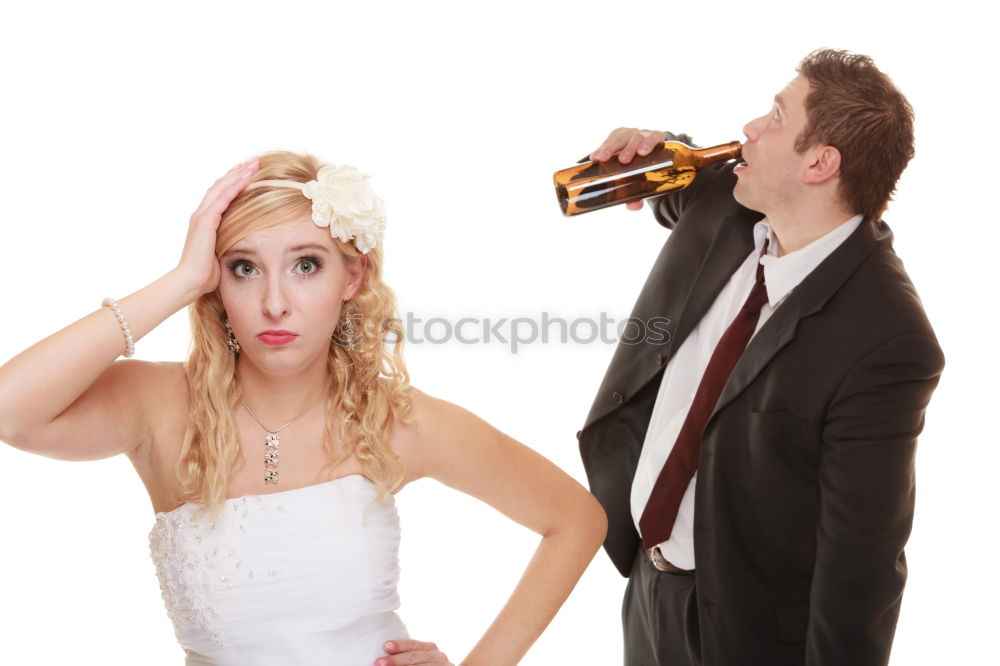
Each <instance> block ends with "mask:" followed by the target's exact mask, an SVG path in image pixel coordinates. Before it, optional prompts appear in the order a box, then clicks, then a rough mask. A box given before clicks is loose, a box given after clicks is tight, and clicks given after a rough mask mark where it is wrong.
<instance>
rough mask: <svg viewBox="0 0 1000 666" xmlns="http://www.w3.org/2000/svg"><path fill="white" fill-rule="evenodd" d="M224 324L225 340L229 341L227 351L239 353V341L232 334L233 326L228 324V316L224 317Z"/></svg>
mask: <svg viewBox="0 0 1000 666" xmlns="http://www.w3.org/2000/svg"><path fill="white" fill-rule="evenodd" d="M225 326H226V342H227V343H229V351H230V352H232V353H233V354H239V353H240V342H239V340H237V339H236V336H235V335H233V327H232V326H230V325H229V318H228V317H227V318H226V323H225Z"/></svg>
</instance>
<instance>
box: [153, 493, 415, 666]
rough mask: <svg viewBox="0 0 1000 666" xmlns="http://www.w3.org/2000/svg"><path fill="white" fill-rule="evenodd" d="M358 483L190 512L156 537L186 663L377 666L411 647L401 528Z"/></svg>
mask: <svg viewBox="0 0 1000 666" xmlns="http://www.w3.org/2000/svg"><path fill="white" fill-rule="evenodd" d="M377 495H378V490H377V488H376V486H375V485H374V484H373V483H372V482H370V481H369V480H368V479H366V478H364V477H362V476H360V475H351V476H345V477H340V478H338V479H334V480H332V481H327V482H325V483H320V484H316V485H312V486H306V487H304V488H296V489H293V490H287V491H280V492H276V493H271V494H267V495H247V496H245V497H238V498H233V499H228V500H226V501H225V504H224V506H223V511H222V512H221V514H220V515H219V516H217V517H215V518H214V519H213V518H212V517H211V516H210V514H209V513H208V512H201V513H199V512H198V511H197V509H198V507H197V506H195V505H192V504H185V505H183V506H181V507H178V508H177V509H174V510H173V511H168V512H164V513H158V514H156V523H155V525H154V526H153V529H152V531H151V532H150V534H149V543H150V552H151V554H152V558H153V563H154V564H155V566H156V575H157V577H158V578H159V581H160V589H161V592H162V595H163V600H164V603H165V604H166V607H167V612H168V614H169V615H170V619H171V621H172V622H173V625H174V632H175V634H176V636H177V640H178V641H179V642H180V644H181V647H182V648H184V651H185V653H186V654H187V664H189V665H192V664H212V665H214V666H229V665H234V666H235V665H236V664H239V665H241V666H264V665H271V664H289V665H291V664H302V665H307V664H324V665H325V666H330V665H343V666H356V665H358V664H371V663H373V662H374V660H375V659H376V658H378V657H379V656H382V655H383V654H384V653H383V652H382V649H381V646H382V644H383V643H384V641H386V640H390V639H395V638H406V637H407V634H406V629H405V627H404V626H403V624H402V622H401V621H400V620H399V618H398V617H397V615H396V613H395V612H394V611H395V610H396V609H397V608H398V607H399V597H398V595H397V592H396V585H397V583H398V580H399V560H398V553H399V517H398V514H397V513H396V507H395V503H394V501H393V498H392V496H391V495H390V496H389V497H388V498H387V499H385V500H381V501H376V497H377Z"/></svg>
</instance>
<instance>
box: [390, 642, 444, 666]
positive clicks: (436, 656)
mask: <svg viewBox="0 0 1000 666" xmlns="http://www.w3.org/2000/svg"><path fill="white" fill-rule="evenodd" d="M382 647H383V648H384V649H385V652H386V654H388V655H389V656H388V657H379V658H378V659H376V660H375V666H410V664H442V665H443V666H455V665H454V664H452V663H451V662H450V661H448V657H447V656H446V655H445V654H444V653H443V652H441V651H440V650H438V649H437V646H436V645H434V643H423V642H421V641H413V640H409V639H405V640H398V641H387V642H386V644H385V645H383V646H382Z"/></svg>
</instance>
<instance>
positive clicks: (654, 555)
mask: <svg viewBox="0 0 1000 666" xmlns="http://www.w3.org/2000/svg"><path fill="white" fill-rule="evenodd" d="M646 555H648V556H649V561H650V562H652V564H653V567H654V568H656V570H657V571H664V572H666V573H681V574H686V575H690V574H691V572H689V571H688V570H686V569H681V568H680V567H677V566H674V565H673V564H671V563H670V562H668V561H667V558H665V557H663V553H661V552H660V547H659V546H653V547H652V548H648V549H647V550H646Z"/></svg>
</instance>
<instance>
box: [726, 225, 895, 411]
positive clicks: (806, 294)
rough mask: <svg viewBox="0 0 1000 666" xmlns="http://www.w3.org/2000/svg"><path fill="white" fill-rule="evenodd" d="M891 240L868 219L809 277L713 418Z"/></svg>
mask: <svg viewBox="0 0 1000 666" xmlns="http://www.w3.org/2000/svg"><path fill="white" fill-rule="evenodd" d="M891 239H892V232H891V231H889V228H888V226H886V225H885V224H884V223H882V222H879V223H878V225H877V226H876V225H873V224H872V223H871V222H870V221H868V220H867V219H865V220H863V221H862V222H861V224H860V225H858V228H857V229H856V230H855V231H854V233H852V234H851V235H850V236H848V238H847V239H846V240H845V241H844V242H843V243H841V245H840V247H838V248H837V249H835V250H834V251H833V252H832V253H830V256H828V257H827V258H826V259H824V260H823V261H822V262H821V263H820V265H819V266H817V267H816V268H815V269H814V270H813V271H812V272H811V273H810V274H809V275H807V276H806V277H805V279H803V280H802V282H801V283H800V284H799V285H798V286H797V287H796V288H795V289H794V290H793V291H792V293H790V294H789V295H788V297H787V298H786V299H785V302H784V303H782V304H781V305H779V306H778V309H777V310H775V312H774V313H773V314H772V315H771V317H770V318H769V319H768V320H767V321H766V322H765V323H764V325H763V326H761V328H760V330H759V331H757V334H756V335H754V337H753V338H752V339H751V340H750V344H749V345H747V349H746V351H745V352H743V355H742V356H741V357H740V360H739V362H737V364H736V367H735V368H733V372H732V374H731V375H730V376H729V381H728V382H727V383H726V386H725V388H724V389H723V390H722V395H721V396H719V401H718V402H717V403H716V405H715V410H714V411H713V413H712V417H714V416H715V414H717V413H718V412H719V411H720V410H721V409H723V408H724V407H725V406H726V405H728V404H729V403H730V402H732V401H733V399H734V398H736V396H738V395H739V394H740V393H742V392H743V391H744V390H745V389H746V388H747V386H749V385H750V383H751V382H752V381H753V380H754V379H755V378H756V377H757V375H759V374H760V372H761V370H763V369H764V367H765V366H766V365H767V364H768V363H769V362H770V361H771V359H773V358H774V356H775V354H777V353H778V352H779V351H781V349H782V348H783V347H785V346H786V345H787V344H788V343H790V342H791V341H792V340H794V339H795V331H796V329H797V327H798V324H799V321H801V320H802V319H804V318H805V317H808V316H810V315H812V314H815V313H816V312H819V311H820V310H822V309H823V307H824V306H825V305H826V303H827V301H829V300H830V298H831V297H832V296H833V295H834V294H835V293H837V291H838V290H839V289H840V287H841V286H842V285H843V284H844V282H846V281H847V279H848V278H849V277H850V276H851V275H852V274H853V273H854V271H856V270H857V269H858V267H859V266H860V265H861V263H862V262H863V261H864V260H865V258H866V257H867V256H868V254H869V253H870V252H871V251H872V248H874V247H875V243H876V241H881V240H888V241H889V242H890V243H891ZM709 421H711V418H709Z"/></svg>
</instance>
